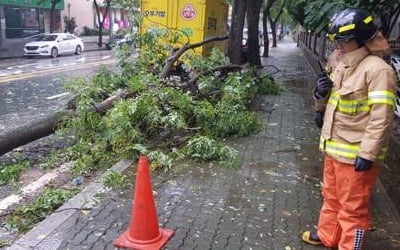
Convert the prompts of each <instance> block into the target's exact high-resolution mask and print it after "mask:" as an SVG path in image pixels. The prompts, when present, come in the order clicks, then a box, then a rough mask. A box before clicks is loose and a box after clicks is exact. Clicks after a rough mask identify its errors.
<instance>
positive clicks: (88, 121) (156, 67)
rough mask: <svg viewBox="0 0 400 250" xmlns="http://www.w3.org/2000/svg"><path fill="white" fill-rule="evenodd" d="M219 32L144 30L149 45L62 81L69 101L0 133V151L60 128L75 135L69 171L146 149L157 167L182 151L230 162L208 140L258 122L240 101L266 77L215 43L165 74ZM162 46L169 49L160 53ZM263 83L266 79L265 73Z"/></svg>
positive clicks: (239, 131) (249, 97)
mask: <svg viewBox="0 0 400 250" xmlns="http://www.w3.org/2000/svg"><path fill="white" fill-rule="evenodd" d="M164 34H165V33H164ZM149 35H154V33H153V34H149ZM226 38H227V37H216V38H210V39H207V40H205V41H202V42H199V43H195V44H185V45H183V46H182V47H181V48H179V49H172V46H170V45H168V44H167V45H168V46H167V45H166V44H165V42H161V43H160V41H165V38H163V39H161V38H156V39H149V38H148V37H147V38H146V37H144V40H145V41H151V42H152V44H146V48H147V49H146V50H143V51H142V53H140V55H139V57H138V58H137V59H136V60H135V61H129V60H130V58H129V57H128V56H129V53H121V54H119V56H118V53H119V52H117V56H118V60H117V61H118V62H119V66H120V69H121V70H120V71H118V72H112V71H111V70H108V69H103V70H102V71H101V72H99V73H98V74H97V75H96V76H95V77H93V78H92V79H91V80H89V81H88V82H86V81H85V82H82V81H81V82H75V83H71V84H69V88H70V89H69V90H70V91H71V92H72V93H75V94H76V98H74V101H73V102H71V103H70V104H69V105H68V106H67V107H66V108H65V109H63V110H60V111H58V112H56V113H54V114H52V115H50V116H49V117H47V118H46V119H43V120H41V121H39V122H36V123H34V124H28V125H26V126H24V127H23V128H20V129H17V130H15V131H12V132H11V133H9V134H7V135H5V136H3V137H2V138H0V140H1V143H0V144H1V145H6V146H3V147H2V148H0V154H4V153H6V152H8V151H10V150H12V149H13V148H16V147H19V146H22V145H24V144H25V143H28V142H31V141H33V140H36V139H39V138H41V137H43V136H46V135H49V134H51V133H53V132H54V131H55V129H56V128H58V130H59V131H60V133H62V134H63V133H64V134H67V135H71V134H72V135H74V137H75V138H76V141H77V143H76V144H75V145H74V146H72V148H71V150H69V154H70V156H69V157H70V159H68V160H70V161H74V162H75V164H74V169H75V170H73V171H75V173H76V174H84V173H88V172H90V171H93V167H94V166H98V165H107V161H115V158H132V157H135V155H137V154H139V153H145V154H147V155H149V157H150V158H151V159H152V160H153V162H154V164H155V165H156V166H157V167H161V166H164V167H165V166H166V167H171V159H173V158H176V157H178V158H179V157H182V156H183V155H186V156H189V157H192V158H196V157H197V158H199V159H201V160H212V159H217V160H219V161H221V162H223V165H230V166H231V165H234V162H235V156H234V153H233V152H234V150H232V149H228V148H226V147H224V146H223V145H220V144H219V143H218V142H217V141H215V140H214V139H216V138H223V137H227V136H230V135H239V136H243V135H247V134H249V133H252V132H254V131H256V130H257V129H258V127H259V126H260V124H259V122H258V121H257V117H256V115H255V114H254V113H253V112H251V111H249V110H248V108H249V106H250V104H251V100H252V99H253V98H254V96H255V94H256V93H257V92H258V91H259V86H261V85H260V83H261V82H262V81H264V80H265V79H267V78H260V79H264V80H262V81H261V80H260V79H256V78H254V71H253V70H252V69H247V68H245V67H242V66H239V65H230V64H229V60H228V59H227V58H226V57H225V56H224V55H223V53H221V52H218V51H216V50H215V51H213V52H212V53H211V55H210V57H209V58H207V59H205V58H202V57H200V56H197V55H193V54H191V55H189V56H188V57H186V58H185V59H184V61H185V64H184V67H182V70H184V71H185V72H184V73H185V74H187V75H188V76H190V77H189V78H188V79H186V80H182V79H181V80H180V81H176V80H173V79H169V78H168V77H167V76H168V75H169V72H170V71H171V70H172V69H173V68H174V65H175V66H176V65H177V63H179V64H180V65H182V61H180V59H181V57H182V56H184V55H185V52H186V51H189V50H191V49H193V48H196V47H198V46H202V45H204V44H206V43H208V42H213V41H219V40H223V39H226ZM165 51H174V52H173V53H172V54H171V55H170V56H167V54H168V53H166V52H165ZM121 55H122V56H121ZM124 56H126V58H123V57H124ZM185 56H186V55H185ZM121 57H122V58H121ZM268 79H269V78H268ZM268 79H267V80H268ZM266 83H268V84H270V83H271V81H270V79H269V80H268V81H267V82H266ZM66 117H67V119H66ZM60 120H62V121H63V122H62V123H60ZM29 127H31V129H30V130H27V128H29ZM21 130H24V131H27V133H25V132H23V131H21ZM28 131H29V132H28ZM22 137H23V138H22ZM3 141H4V142H6V141H7V143H3ZM178 148H179V150H178ZM210 150H211V151H210ZM199 151H201V152H199ZM208 151H210V152H212V153H210V152H208ZM207 152H208V153H207ZM207 154H208V155H209V156H208V157H205V156H204V155H207Z"/></svg>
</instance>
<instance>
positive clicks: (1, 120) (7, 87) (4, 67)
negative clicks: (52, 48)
mask: <svg viewBox="0 0 400 250" xmlns="http://www.w3.org/2000/svg"><path fill="white" fill-rule="evenodd" d="M114 64H115V60H114V56H113V54H112V52H111V51H105V50H104V51H92V52H84V53H83V54H82V55H80V56H76V55H70V56H68V55H67V56H60V57H58V58H56V59H49V58H34V59H28V58H15V59H3V60H0V134H2V133H5V132H6V131H8V130H11V129H14V128H16V127H18V126H20V125H22V124H24V123H26V122H28V121H31V120H35V119H39V118H42V117H44V116H46V115H48V114H49V113H50V112H52V111H54V110H57V109H58V108H60V107H61V106H62V105H63V104H65V102H66V101H67V100H68V97H69V93H68V92H67V91H66V90H65V89H64V88H63V86H64V84H65V83H66V82H68V81H71V80H73V79H76V78H80V77H84V78H85V77H90V76H92V75H93V74H94V73H95V72H96V71H97V70H98V69H99V68H100V67H101V65H104V66H107V67H108V66H109V65H114Z"/></svg>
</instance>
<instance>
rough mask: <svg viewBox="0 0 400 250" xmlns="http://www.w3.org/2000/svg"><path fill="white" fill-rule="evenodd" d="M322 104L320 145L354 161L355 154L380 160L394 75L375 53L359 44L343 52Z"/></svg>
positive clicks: (388, 125) (390, 115)
mask: <svg viewBox="0 0 400 250" xmlns="http://www.w3.org/2000/svg"><path fill="white" fill-rule="evenodd" d="M332 80H333V82H334V84H333V87H332V91H331V94H330V96H329V98H326V99H325V100H323V101H321V102H322V103H317V106H318V105H319V106H320V107H325V105H326V108H325V115H324V124H323V127H322V132H321V140H320V149H321V150H322V151H323V152H325V153H326V154H328V155H330V156H331V157H333V158H335V159H337V160H339V161H341V162H344V163H348V164H354V160H355V157H356V156H360V157H362V158H365V159H368V160H371V161H383V160H384V155H385V152H386V151H387V147H386V146H387V142H388V139H389V136H390V133H391V129H392V128H391V124H392V121H393V108H394V107H395V101H396V99H395V94H394V93H395V88H396V87H395V86H396V85H395V75H394V72H393V70H392V68H391V67H390V66H389V65H388V64H386V63H385V62H384V61H383V60H382V59H381V58H379V57H378V56H374V55H371V54H370V52H369V51H368V49H367V48H365V47H361V48H359V49H357V50H355V51H352V52H350V53H347V54H346V55H344V56H343V57H342V58H341V60H340V62H339V64H338V65H337V67H336V68H335V70H334V74H333V79H332Z"/></svg>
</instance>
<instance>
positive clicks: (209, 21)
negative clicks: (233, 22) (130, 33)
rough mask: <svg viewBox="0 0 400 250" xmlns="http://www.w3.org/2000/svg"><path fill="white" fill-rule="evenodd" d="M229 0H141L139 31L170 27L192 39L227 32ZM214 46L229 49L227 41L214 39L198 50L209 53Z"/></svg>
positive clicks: (195, 39)
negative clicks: (227, 0) (224, 0)
mask: <svg viewBox="0 0 400 250" xmlns="http://www.w3.org/2000/svg"><path fill="white" fill-rule="evenodd" d="M228 7H229V6H228V4H226V3H225V2H223V1H222V0H142V1H141V6H140V9H141V14H142V16H143V19H142V23H141V26H140V32H141V34H143V33H144V32H146V31H147V30H148V29H150V28H152V27H158V28H168V29H172V30H176V31H181V32H183V33H184V34H186V35H187V37H188V38H189V42H190V43H195V42H200V41H203V40H205V39H207V38H209V37H213V36H225V35H227V34H228V23H227V21H228ZM213 46H218V47H219V48H220V49H222V50H226V46H227V42H226V41H223V42H214V43H209V44H207V45H205V46H202V47H199V48H197V49H196V50H195V52H196V53H199V54H203V55H207V54H208V53H209V52H210V49H211V48H212V47H213Z"/></svg>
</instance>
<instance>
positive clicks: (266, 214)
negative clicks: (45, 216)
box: [10, 40, 400, 250]
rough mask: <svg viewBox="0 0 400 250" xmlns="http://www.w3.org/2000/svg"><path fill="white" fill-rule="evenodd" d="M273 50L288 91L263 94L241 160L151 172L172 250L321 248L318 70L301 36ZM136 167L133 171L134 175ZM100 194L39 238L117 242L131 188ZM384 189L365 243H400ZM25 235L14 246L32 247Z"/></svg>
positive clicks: (96, 244)
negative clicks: (300, 44) (309, 235)
mask: <svg viewBox="0 0 400 250" xmlns="http://www.w3.org/2000/svg"><path fill="white" fill-rule="evenodd" d="M271 54H272V55H271V57H270V58H268V59H266V60H265V61H264V65H268V64H272V63H273V64H274V65H275V66H277V67H278V68H279V69H280V70H281V73H280V74H278V75H276V76H275V78H276V80H277V81H278V82H281V83H282V85H283V86H285V88H286V91H285V92H284V93H283V94H282V95H279V96H265V97H263V98H262V99H261V100H260V102H259V105H258V106H259V115H260V117H261V119H262V120H263V123H264V128H263V129H262V131H261V132H259V133H258V134H256V135H253V136H249V137H244V138H238V139H234V140H229V142H228V143H229V144H230V145H232V146H234V147H235V148H237V149H238V150H239V152H240V166H239V168H237V169H225V168H221V167H218V166H215V165H213V164H209V163H207V164H196V165H193V164H187V163H182V164H180V165H179V166H176V167H175V168H174V171H170V172H168V173H164V172H162V171H157V172H153V173H152V182H153V189H154V191H156V192H157V195H156V204H157V209H158V217H159V223H160V225H161V226H162V227H166V228H170V229H173V230H175V234H174V236H173V237H172V239H171V240H170V241H169V242H168V243H167V245H166V248H165V249H273V250H275V249H277V250H278V249H283V250H298V249H303V250H306V249H323V248H322V247H321V248H315V247H311V246H308V245H305V244H303V243H302V242H301V241H300V238H299V235H300V233H301V231H302V230H305V229H309V230H312V229H314V227H315V224H316V222H317V217H318V211H319V208H320V205H321V196H320V181H319V179H320V174H321V170H320V166H321V156H320V154H319V153H318V151H317V147H318V137H319V130H318V129H317V128H316V127H315V125H314V123H313V110H312V107H311V106H312V104H311V103H312V101H311V98H310V92H311V84H310V83H312V82H314V78H315V76H314V73H313V72H312V71H311V68H310V66H309V65H308V63H307V61H305V58H304V56H303V54H302V52H301V50H300V49H298V48H296V45H295V43H293V42H290V41H288V40H285V41H284V42H283V43H281V44H279V47H278V48H274V49H272V50H271ZM135 169H136V168H135V167H134V166H133V167H130V168H129V169H128V174H130V176H131V179H132V180H134V173H135ZM378 187H379V185H378ZM101 196H102V197H101V199H100V198H99V202H98V203H97V204H96V205H95V206H94V207H93V209H91V210H89V211H87V210H86V211H73V212H72V216H71V217H70V218H69V219H68V220H66V221H65V222H63V223H62V225H60V226H58V227H57V228H56V229H55V230H51V232H46V233H49V235H47V236H46V235H39V236H37V237H36V239H37V242H36V243H35V244H34V245H32V244H31V246H35V247H34V249H47V250H50V249H63V250H65V249H71V250H75V249H96V250H98V249H114V247H113V245H112V243H113V241H114V239H116V238H117V237H118V236H119V235H121V234H122V233H123V232H124V231H125V230H126V229H127V228H128V224H129V221H130V215H131V207H132V200H131V197H132V191H131V190H129V191H126V192H120V193H117V192H106V193H103V194H102V195H101ZM385 197H386V196H385V193H384V192H383V190H381V189H379V188H378V189H377V190H376V192H375V194H374V199H373V207H374V210H373V213H374V216H375V217H374V228H373V232H372V233H371V237H370V240H369V241H368V243H367V248H366V249H386V250H391V249H399V247H400V241H399V239H400V236H399V234H398V232H400V230H399V228H400V227H399V221H398V218H394V215H393V210H392V209H391V205H390V203H388V200H386V199H385ZM396 233H397V235H396ZM27 241H28V240H26V241H25V242H21V241H19V242H17V244H14V245H13V246H11V247H10V249H29V248H28V247H27V246H28V245H29V244H30V243H29V242H27ZM24 245H25V246H24Z"/></svg>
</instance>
